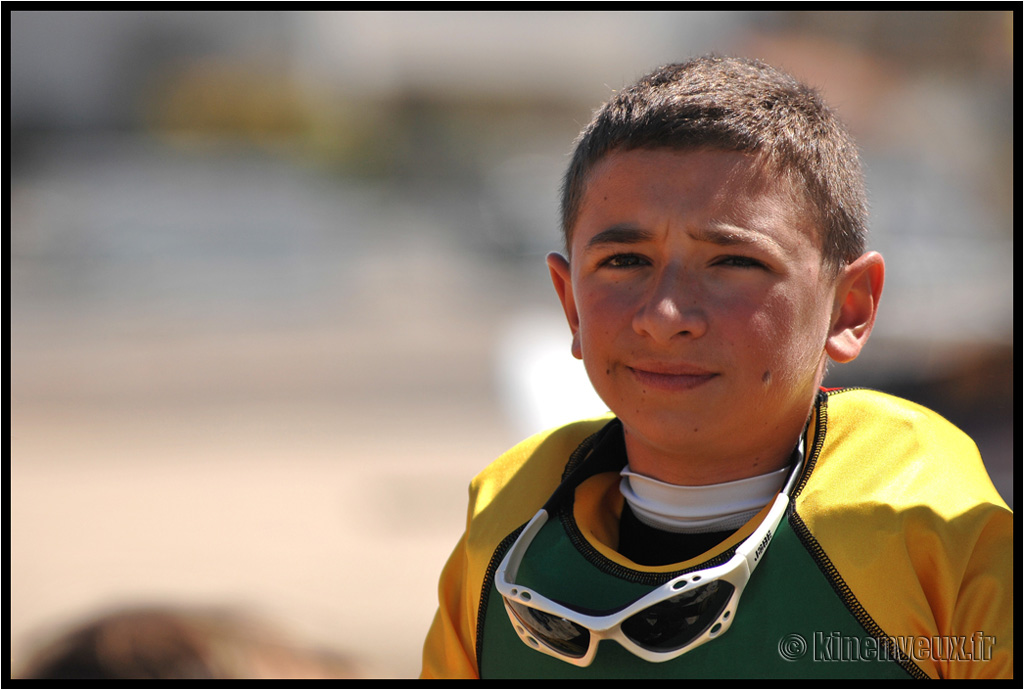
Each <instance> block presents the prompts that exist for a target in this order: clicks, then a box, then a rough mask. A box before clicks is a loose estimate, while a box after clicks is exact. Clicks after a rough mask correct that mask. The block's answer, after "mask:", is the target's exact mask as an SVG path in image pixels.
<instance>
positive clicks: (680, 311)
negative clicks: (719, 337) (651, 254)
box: [633, 267, 708, 342]
mask: <svg viewBox="0 0 1024 690" xmlns="http://www.w3.org/2000/svg"><path fill="white" fill-rule="evenodd" d="M702 292H703V288H702V286H701V285H700V284H699V281H697V280H696V279H695V278H694V277H693V276H692V275H690V274H689V273H688V272H687V271H685V270H683V269H681V268H678V267H667V268H665V269H663V270H662V271H660V272H659V273H658V274H657V275H656V276H655V279H654V281H653V282H652V283H651V284H650V286H649V289H648V291H647V292H646V294H645V295H644V298H643V299H642V300H641V301H640V303H639V305H638V306H637V309H636V312H635V314H634V316H633V329H634V330H635V331H636V332H637V333H639V334H640V335H645V336H648V337H650V338H652V339H653V340H655V341H656V342H668V341H670V340H672V339H673V338H675V337H677V336H678V337H683V338H699V337H701V336H702V335H704V333H705V332H706V331H707V329H708V319H707V312H706V310H705V307H704V302H705V300H704V296H703V294H702Z"/></svg>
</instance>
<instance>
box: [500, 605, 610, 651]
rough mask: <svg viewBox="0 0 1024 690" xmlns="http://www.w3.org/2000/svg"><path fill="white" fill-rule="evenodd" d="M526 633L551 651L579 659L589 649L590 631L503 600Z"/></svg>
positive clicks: (557, 617) (568, 621)
mask: <svg viewBox="0 0 1024 690" xmlns="http://www.w3.org/2000/svg"><path fill="white" fill-rule="evenodd" d="M505 603H506V604H507V605H508V606H509V609H510V610H511V611H512V613H513V614H514V615H515V617H516V619H517V620H518V621H519V622H520V623H522V625H523V627H524V628H525V629H526V631H527V632H528V633H529V634H530V635H532V636H533V637H535V638H537V639H538V640H540V641H541V642H543V643H544V644H546V645H547V646H549V647H551V648H552V649H554V650H556V651H558V652H561V653H562V654H564V655H566V656H570V657H573V658H574V659H579V658H580V657H582V656H583V655H584V654H586V653H587V649H588V648H589V647H590V631H589V630H587V629H586V628H583V627H581V626H579V625H576V624H575V623H573V622H572V621H570V620H566V619H565V618H561V617H560V616H555V615H552V614H550V613H544V612H543V611H538V610H536V609H531V608H530V607H529V606H523V605H522V604H520V603H518V602H515V601H510V600H508V599H506V600H505Z"/></svg>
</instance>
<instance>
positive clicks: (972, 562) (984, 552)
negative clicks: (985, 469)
mask: <svg viewBox="0 0 1024 690" xmlns="http://www.w3.org/2000/svg"><path fill="white" fill-rule="evenodd" d="M989 513H990V514H989V515H988V516H987V519H986V520H985V522H984V523H983V527H982V528H981V529H980V530H979V534H978V538H977V541H976V542H975V544H974V548H973V549H971V552H970V557H969V559H968V560H967V563H966V565H965V568H964V572H963V577H962V579H961V581H960V586H959V592H958V596H957V600H956V604H955V606H954V610H953V614H952V617H951V623H950V630H949V632H948V633H947V635H948V637H949V639H950V649H949V653H947V654H946V655H945V656H946V659H944V663H941V664H940V665H939V669H938V671H939V673H940V675H941V676H942V677H943V678H1013V658H1014V612H1015V610H1016V609H1015V608H1014V605H1013V604H1014V601H1013V600H1014V592H1013V514H1012V513H1011V512H1010V511H1009V509H1007V508H1005V507H1002V508H1001V507H999V506H992V509H991V510H990V511H989Z"/></svg>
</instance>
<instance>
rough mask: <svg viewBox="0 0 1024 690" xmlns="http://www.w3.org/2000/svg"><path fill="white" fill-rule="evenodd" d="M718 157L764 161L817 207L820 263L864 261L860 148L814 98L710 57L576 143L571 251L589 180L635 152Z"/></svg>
mask: <svg viewBox="0 0 1024 690" xmlns="http://www.w3.org/2000/svg"><path fill="white" fill-rule="evenodd" d="M663 148H667V149H678V150H694V149H718V150H725V151H740V152H746V153H750V154H753V155H755V156H757V157H758V158H759V159H760V160H761V161H762V162H763V164H764V165H765V166H766V170H769V171H771V172H772V173H774V174H782V175H788V176H789V177H791V178H792V179H793V180H794V182H795V183H796V185H797V187H796V188H797V189H798V190H800V191H802V192H803V194H804V197H805V198H806V200H807V201H808V202H809V211H810V213H812V214H814V215H815V216H816V217H814V218H812V220H813V221H814V222H815V225H816V226H817V227H818V230H819V237H820V240H821V243H822V260H823V262H824V264H825V265H826V266H828V267H830V268H831V269H833V271H838V269H839V267H841V266H842V265H843V264H845V263H849V262H851V261H853V260H854V259H856V258H857V257H858V256H860V255H861V254H862V253H863V251H864V246H865V242H866V235H867V194H866V191H865V186H864V176H863V172H862V170H861V165H860V158H859V156H858V154H857V147H856V144H855V143H854V141H853V138H852V137H851V136H850V134H849V132H848V131H847V130H846V128H845V126H844V125H843V123H842V122H840V120H839V118H838V117H837V116H836V114H835V113H834V112H833V111H832V110H831V109H830V108H829V107H828V106H827V105H826V104H825V102H824V100H823V99H822V98H821V96H820V95H819V94H818V93H817V91H815V90H814V89H812V88H810V87H809V86H807V85H805V84H803V83H801V82H800V81H798V80H797V79H795V78H793V77H792V76H790V75H788V74H786V73H784V72H781V71H780V70H777V69H775V68H774V67H771V66H770V65H767V64H765V63H763V62H761V61H760V60H752V59H746V58H734V57H722V56H715V55H711V56H704V57H699V58H695V59H692V60H689V61H687V62H683V63H679V64H672V65H666V66H664V67H661V68H659V69H657V70H655V71H654V72H652V73H650V74H648V75H647V76H645V77H643V78H642V79H640V80H639V81H637V82H636V83H635V84H633V85H632V86H630V87H628V88H626V89H623V90H622V91H619V92H618V93H616V94H615V95H614V96H613V97H612V98H611V99H610V100H609V101H608V102H607V103H605V104H604V105H603V106H602V107H601V108H600V109H598V110H597V112H596V113H595V114H594V117H593V119H592V120H591V122H590V124H589V125H587V127H586V128H585V129H584V130H583V131H582V132H581V133H580V135H579V137H578V138H577V139H576V143H575V149H574V152H573V157H572V160H571V162H570V164H569V168H568V170H567V172H566V174H565V178H564V181H563V185H562V233H563V237H564V240H565V245H566V250H567V251H568V250H569V249H570V247H571V241H572V231H573V228H574V227H575V224H576V221H577V219H578V217H579V213H580V205H581V203H582V199H583V195H584V193H585V191H586V184H587V176H588V175H589V174H590V172H591V170H592V169H593V168H594V166H595V165H596V164H597V163H598V161H600V160H601V159H602V158H604V157H605V156H606V155H608V154H609V153H611V152H613V151H617V150H630V149H663Z"/></svg>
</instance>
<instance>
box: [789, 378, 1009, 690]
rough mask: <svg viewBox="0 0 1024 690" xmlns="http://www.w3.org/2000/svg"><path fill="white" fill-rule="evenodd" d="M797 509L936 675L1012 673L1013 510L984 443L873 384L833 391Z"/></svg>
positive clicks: (888, 628)
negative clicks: (988, 465) (991, 470)
mask: <svg viewBox="0 0 1024 690" xmlns="http://www.w3.org/2000/svg"><path fill="white" fill-rule="evenodd" d="M828 406H829V414H828V417H829V419H828V433H827V435H826V438H825V442H824V446H823V448H822V450H821V455H820V457H819V461H818V465H817V467H816V468H815V470H814V473H813V475H812V477H811V479H810V481H809V482H808V483H807V486H806V487H805V488H804V490H803V492H802V494H801V495H800V497H799V499H798V502H797V509H798V512H800V513H801V515H802V516H803V517H804V519H805V522H806V523H807V525H808V527H809V528H810V530H811V533H812V534H813V535H814V536H815V538H816V539H817V541H818V543H819V544H820V545H821V547H822V548H823V549H824V552H825V554H827V556H828V558H829V559H830V561H831V563H832V565H834V566H835V568H836V569H837V570H838V572H839V573H840V574H841V576H842V578H843V580H844V582H845V583H846V585H847V586H848V587H849V588H850V591H851V592H852V594H853V596H854V597H855V598H856V600H857V602H859V604H860V605H862V606H863V608H864V610H865V611H867V612H868V614H869V615H870V616H871V618H872V620H873V621H874V622H875V623H876V624H877V625H878V626H879V627H880V628H881V630H882V631H883V632H884V633H885V634H886V635H887V636H891V637H892V638H893V639H894V640H896V641H897V643H898V646H899V647H900V649H901V651H906V652H908V655H909V656H911V657H912V660H913V661H914V662H915V663H916V664H917V666H918V667H920V668H921V670H923V671H924V672H925V673H926V674H928V675H929V676H931V677H932V678H1001V677H1002V678H1008V677H1012V675H1013V657H1014V645H1013V638H1014V629H1013V622H1014V621H1013V619H1014V608H1013V603H1014V601H1013V600H1014V593H1013V587H1014V585H1013V582H1014V580H1013V567H1014V564H1013V513H1012V511H1011V510H1010V509H1009V508H1008V507H1007V506H1006V504H1005V503H1004V502H1003V500H1002V499H1001V498H1000V496H999V494H998V493H997V492H996V490H995V487H993V486H992V482H991V480H990V479H989V476H988V473H987V472H986V471H985V466H984V464H983V463H982V460H981V456H980V454H979V453H978V449H977V446H976V445H975V444H974V442H973V441H972V440H971V439H970V438H969V437H967V436H966V435H965V434H964V433H963V432H962V431H960V430H959V429H957V428H956V427H954V426H953V425H952V424H950V423H949V422H947V421H946V420H944V419H942V418H941V417H940V416H939V415H937V414H936V413H934V412H932V411H931V410H928V409H926V408H923V407H921V406H919V405H916V404H914V403H910V402H908V401H905V400H900V399H898V398H894V397H892V396H886V395H883V394H880V393H876V392H873V391H857V390H850V391H846V392H842V393H839V394H837V395H834V396H831V397H830V398H829V403H828Z"/></svg>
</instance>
